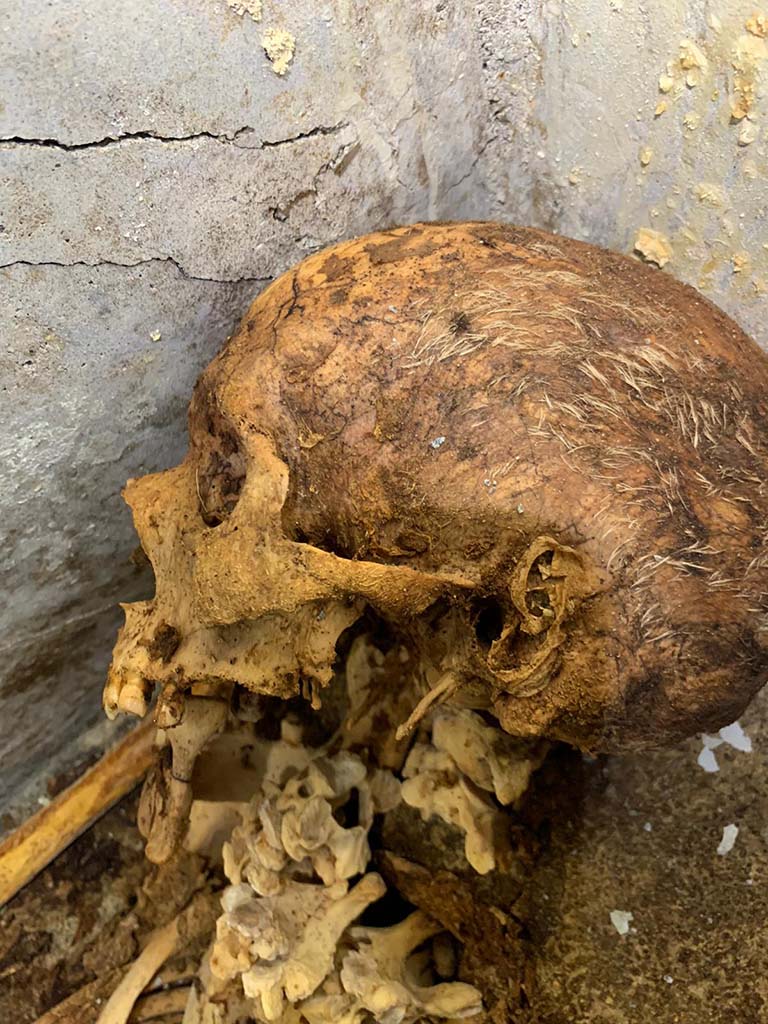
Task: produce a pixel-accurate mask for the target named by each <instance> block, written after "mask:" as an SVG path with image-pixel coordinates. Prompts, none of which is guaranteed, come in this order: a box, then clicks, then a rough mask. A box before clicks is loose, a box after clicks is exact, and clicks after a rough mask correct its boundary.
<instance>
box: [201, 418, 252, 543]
mask: <svg viewBox="0 0 768 1024" xmlns="http://www.w3.org/2000/svg"><path fill="white" fill-rule="evenodd" d="M206 448H207V451H206V452H205V455H204V457H203V458H202V459H201V461H200V463H199V464H198V467H197V469H196V471H195V482H196V486H197V498H198V503H199V506H200V515H201V516H202V518H203V522H204V523H205V524H206V526H212V527H215V526H220V525H221V523H223V522H224V520H225V519H227V518H228V517H229V516H230V515H231V514H232V512H233V511H234V509H235V506H236V505H237V503H238V501H239V500H240V492H241V491H242V489H243V482H244V481H245V459H244V458H243V456H242V454H241V452H240V448H239V445H238V443H237V438H236V437H235V435H234V434H233V433H232V432H231V431H222V432H220V433H218V434H213V435H210V436H209V438H208V439H207V441H206Z"/></svg>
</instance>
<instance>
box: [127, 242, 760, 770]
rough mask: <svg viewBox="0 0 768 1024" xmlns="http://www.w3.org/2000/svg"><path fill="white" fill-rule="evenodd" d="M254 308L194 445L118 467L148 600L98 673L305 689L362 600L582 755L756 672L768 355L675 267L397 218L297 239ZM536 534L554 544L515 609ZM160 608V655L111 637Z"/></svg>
mask: <svg viewBox="0 0 768 1024" xmlns="http://www.w3.org/2000/svg"><path fill="white" fill-rule="evenodd" d="M342 281H343V288H341V286H340V282H342ZM341 291H343V292H344V295H343V296H342V295H341V294H340V292H341ZM457 314H458V319H457ZM247 324H248V327H247V328H246V329H244V330H243V331H241V333H240V334H238V335H236V336H235V337H234V338H233V339H232V341H231V342H230V343H229V344H228V345H227V347H226V348H225V349H224V350H223V351H222V353H221V354H220V355H219V356H218V357H217V359H216V360H214V362H213V363H212V364H211V366H210V367H209V369H208V370H207V371H206V372H205V374H204V375H203V377H202V379H201V381H200V382H199V384H198V387H197V390H196V394H195V398H194V400H193V403H192V406H191V411H190V437H191V447H190V452H189V454H188V456H187V459H186V461H185V463H184V464H183V465H182V466H181V467H179V468H178V469H177V470H174V471H171V473H168V474H161V475H159V476H156V477H149V478H145V479H144V480H142V481H140V482H137V483H133V484H132V485H131V486H130V487H129V490H128V499H129V502H130V503H131V505H132V507H133V508H134V514H135V518H136V523H137V528H138V529H139V532H140V534H141V536H142V542H143V544H144V547H145V550H146V551H147V553H148V555H149V557H150V558H151V560H152V562H153V565H154V567H155V572H156V575H157V577H158V594H157V598H156V600H155V601H154V602H148V603H146V604H144V605H134V606H130V607H129V609H128V622H127V625H126V627H125V629H124V631H123V635H122V638H121V640H120V641H119V642H118V646H117V648H116V654H115V663H114V669H113V672H114V673H118V674H119V673H120V672H125V671H126V670H128V669H130V671H136V672H138V673H140V674H144V675H146V676H147V677H148V678H150V679H154V680H157V681H159V682H165V681H168V680H169V679H170V678H171V677H174V676H175V677H183V678H186V677H202V678H207V677H211V678H229V679H234V680H235V681H238V682H241V683H243V684H244V685H247V686H249V687H251V688H252V689H263V690H265V691H266V692H270V693H276V694H280V695H288V694H290V693H291V692H296V690H297V688H298V687H299V686H300V685H301V684H302V681H304V683H307V682H309V684H310V685H311V686H313V687H315V688H316V687H318V686H322V685H323V683H324V682H325V681H327V679H328V678H329V668H328V666H329V665H330V662H331V661H332V658H333V650H334V646H335V642H336V639H337V637H338V635H339V633H340V632H341V631H342V630H343V629H345V628H346V627H347V626H348V625H349V624H350V623H351V622H352V621H354V619H355V618H356V617H357V616H358V615H359V614H360V612H361V611H362V609H363V608H364V607H365V606H366V605H371V606H372V607H374V608H375V609H376V610H377V611H378V612H379V614H381V615H382V616H384V617H385V618H386V619H388V620H389V621H390V622H391V623H392V625H393V627H394V628H396V629H398V630H400V631H401V633H402V634H403V636H404V638H405V639H406V640H407V641H408V642H409V643H411V645H412V646H415V647H418V648H419V655H420V657H421V662H422V666H423V672H424V680H423V688H424V691H426V690H427V689H429V688H430V687H431V686H433V685H434V683H435V682H436V680H437V678H439V676H440V674H441V673H442V672H443V671H445V670H446V668H447V667H448V668H450V669H451V670H452V671H457V672H458V673H459V674H460V675H461V677H462V678H463V680H464V683H465V687H464V688H463V689H460V693H461V692H464V693H471V694H472V698H471V699H472V701H473V702H475V704H476V705H477V706H492V707H493V709H494V711H495V713H496V714H497V715H498V717H499V719H500V721H501V722H502V724H503V725H504V727H505V728H506V729H508V730H509V731H511V732H514V733H520V734H524V735H531V734H543V735H547V736H550V737H554V738H559V739H564V740H567V741H569V742H572V743H575V744H577V745H580V746H582V747H584V748H586V749H590V750H598V749H617V748H622V747H626V746H643V745H653V744H658V743H662V742H665V741H669V740H673V739H675V738H677V737H679V736H682V735H684V734H687V733H690V732H693V731H697V730H701V729H704V728H714V727H717V726H719V725H722V724H724V723H725V722H727V721H730V720H732V719H733V718H735V717H736V716H737V714H738V713H739V712H740V710H741V709H742V708H743V707H744V705H745V704H746V703H747V702H748V700H749V698H750V697H751V695H752V694H753V693H754V692H755V691H756V690H757V689H758V688H759V687H760V686H761V685H762V684H763V682H764V681H765V678H766V675H768V598H767V597H766V592H768V556H767V555H766V554H765V544H766V532H767V530H768V528H767V527H766V521H768V495H767V494H766V484H765V482H764V481H765V479H766V466H767V464H768V452H766V447H765V445H766V442H765V438H766V436H768V430H767V428H768V408H767V406H766V402H767V401H768V400H767V399H766V397H765V396H766V394H768V359H766V357H765V355H764V354H763V353H761V352H760V350H759V349H758V348H757V347H756V346H755V345H754V344H753V343H752V342H751V341H750V340H749V339H748V338H747V337H746V336H745V335H744V334H743V333H742V332H741V331H740V330H739V329H738V327H737V326H736V325H735V324H734V323H733V322H732V321H730V320H729V319H728V318H727V317H726V316H725V315H724V314H722V313H721V312H720V311H718V310H716V309H715V308H714V307H713V306H712V305H711V304H710V303H708V302H707V301H706V300H705V299H703V298H702V297H701V296H699V295H698V294H697V293H696V292H695V291H693V290H692V289H690V288H687V287H685V286H683V285H680V284H678V283H677V282H675V281H673V280H672V279H671V278H669V277H668V276H667V275H665V274H661V273H658V272H655V271H652V270H649V269H648V268H647V267H644V266H642V265H641V264H639V263H637V262H635V261H633V260H631V259H629V258H626V257H622V256H618V255H615V254H613V253H608V252H605V251H603V250H600V249H597V248H594V247H592V246H589V245H586V244H583V243H578V242H574V241H570V240H567V239H563V238H557V237H554V236H551V235H548V234H546V233H544V232H539V231H534V230H531V229H523V228H513V227H509V226H503V225H495V224H479V223H478V224H455V225H452V224H442V225H416V226H412V227H409V228H403V229H398V230H395V231H389V232H385V233H383V234H381V235H374V236H368V237H367V238H364V239H359V240H356V241H351V242H345V243H342V244H340V245H338V246H335V247H334V248H333V249H332V250H330V251H326V252H323V253H319V254H318V255H316V256H313V257H311V258H309V259H308V260H305V261H304V262H303V263H302V264H300V266H299V267H297V268H296V269H295V270H294V271H292V272H291V273H289V274H287V275H285V276H283V277H282V278H280V279H279V280H277V281H276V282H275V283H274V284H273V285H271V286H270V287H269V288H268V289H267V290H266V291H265V292H264V293H263V294H262V295H261V296H259V298H258V299H257V300H256V302H255V303H254V305H253V306H252V308H251V310H250V311H249V314H248V317H247ZM212 423H213V424H214V429H213V432H212V431H211V429H210V427H211V424H212ZM229 436H231V437H233V438H234V439H235V449H234V450H236V453H237V460H239V461H238V466H237V469H236V470H235V471H234V472H233V470H232V458H233V454H232V451H229V452H228V451H225V448H227V449H228V448H231V447H232V446H231V444H225V440H226V438H227V437H229ZM442 437H444V438H445V441H444V442H442V441H441V442H440V443H439V444H438V445H437V446H435V445H434V444H433V442H434V441H435V439H437V438H442ZM307 438H311V439H312V443H311V444H307V443H306V439H307ZM227 462H228V463H229V465H225V464H224V463H227ZM234 480H237V481H238V483H237V486H236V487H234V489H233V481H234ZM200 481H202V485H201V483H200ZM235 492H236V493H235ZM211 495H215V496H217V497H216V500H215V501H213V502H212V504H214V505H215V509H214V512H215V519H216V520H218V522H217V523H215V522H213V520H212V519H211V517H210V509H208V503H209V502H210V501H211V498H210V496H211ZM227 496H229V500H226V499H227ZM201 506H202V508H201ZM206 510H207V511H206ZM206 514H207V515H208V516H209V519H208V522H207V523H206V521H204V516H205V515H206ZM408 537H417V538H419V543H418V544H415V545H409V544H407V543H403V542H402V540H401V538H408ZM543 537H546V538H551V541H552V543H553V544H554V545H556V546H557V548H556V549H557V551H560V552H563V553H566V552H570V554H567V556H566V555H565V554H563V555H562V556H559V557H561V561H562V565H561V566H560V568H558V569H557V572H556V574H555V575H556V578H557V580H559V581H560V582H559V583H557V584H556V585H555V584H554V583H553V582H552V579H547V580H545V579H544V578H543V576H542V573H541V572H540V571H539V570H540V569H541V565H540V566H539V570H537V572H538V577H539V583H540V586H538V590H539V591H540V593H539V598H538V599H537V600H539V599H540V600H539V606H538V610H536V609H534V608H532V607H530V606H528V605H524V606H522V607H521V604H520V596H519V595H516V593H515V592H514V586H515V583H514V581H515V580H516V579H517V578H518V577H517V576H516V575H515V573H516V572H517V571H518V570H517V567H518V566H519V564H520V560H521V559H522V558H523V557H524V553H525V552H526V551H529V550H530V545H531V544H532V543H533V542H534V541H535V539H536V538H543ZM468 553H470V554H468ZM586 581H589V582H588V583H587V582H586ZM550 591H551V594H550ZM553 600H554V602H555V604H554V605H553V604H552V602H553ZM478 601H491V602H493V603H494V605H495V607H496V608H497V609H498V615H499V618H500V622H501V626H500V630H501V631H500V633H499V635H498V636H497V637H495V638H492V643H491V647H490V649H489V647H488V644H487V643H485V642H483V641H482V640H481V639H480V638H478V637H477V636H476V635H475V632H474V628H473V625H472V623H473V621H474V618H473V616H474V614H475V613H474V611H473V609H475V608H476V607H477V602H478ZM542 601H543V602H544V603H543V604H542V603H541V602H542ZM435 602H439V603H435ZM547 602H549V607H547ZM555 605H556V607H555ZM430 607H431V609H432V610H431V611H429V609H430ZM524 609H527V610H524ZM550 612H551V613H552V614H549V613H550ZM534 615H536V616H537V617H538V619H539V620H540V621H539V622H538V624H537V625H536V628H535V629H533V628H531V627H532V623H533V620H532V616H534ZM428 616H429V618H428ZM161 617H162V618H161ZM159 621H167V622H169V623H172V624H174V625H175V626H176V627H177V628H178V629H179V631H180V633H181V635H182V637H183V640H182V643H181V644H180V646H179V648H178V651H177V652H176V653H175V655H174V656H173V658H172V659H171V661H170V662H169V663H168V664H167V666H164V667H163V668H162V669H159V668H158V666H157V665H156V664H154V663H153V664H151V665H150V664H149V663H147V662H145V661H142V658H141V655H140V653H139V654H137V652H136V647H135V644H134V641H133V639H132V638H133V637H135V636H137V635H142V636H146V635H150V634H151V631H152V624H153V623H154V624H156V623H158V622H159ZM537 630H538V632H537ZM543 644H544V645H546V644H549V648H548V649H547V650H546V652H545V654H546V657H543V656H542V645H543ZM483 702H484V703H483Z"/></svg>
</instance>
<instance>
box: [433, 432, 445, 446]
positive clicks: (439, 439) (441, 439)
mask: <svg viewBox="0 0 768 1024" xmlns="http://www.w3.org/2000/svg"><path fill="white" fill-rule="evenodd" d="M444 444H445V438H444V437H443V436H442V434H441V435H440V437H436V438H435V439H434V441H430V442H429V447H430V448H435V449H437V448H442V447H443V445H444Z"/></svg>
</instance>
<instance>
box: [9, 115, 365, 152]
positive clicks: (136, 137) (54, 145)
mask: <svg viewBox="0 0 768 1024" xmlns="http://www.w3.org/2000/svg"><path fill="white" fill-rule="evenodd" d="M346 127H348V125H347V124H346V123H345V122H341V121H340V122H339V123H338V124H332V125H318V126H317V127H316V128H311V129H310V130H309V131H306V132H299V133H298V134H297V135H290V136H288V137H287V138H284V139H262V140H261V141H260V142H259V143H258V144H257V145H254V146H239V147H238V148H240V149H275V148H278V147H280V146H289V145H292V144H293V143H294V142H301V141H302V140H304V139H312V138H315V137H316V136H319V135H335V134H336V133H337V132H340V131H342V130H343V129H344V128H346ZM255 131H256V129H255V128H252V127H251V126H250V125H244V126H243V127H242V128H237V129H236V130H235V131H233V132H222V133H221V134H218V135H217V134H216V133H215V132H209V131H200V132H192V133H190V134H189V135H160V134H158V133H157V132H151V131H138V132H125V133H124V134H122V135H107V136H105V137H104V138H102V139H95V140H93V141H91V142H61V141H59V140H58V139H33V138H26V137H24V136H20V135H9V136H4V137H2V138H0V143H2V144H4V145H9V146H30V147H37V148H41V149H59V150H62V151H64V152H67V153H69V152H74V151H77V150H80V149H104V148H106V147H107V146H116V145H120V144H121V143H123V142H135V141H151V142H162V143H169V142H195V141H197V140H198V139H212V140H213V141H214V142H220V143H222V144H223V145H229V146H237V145H238V140H239V139H242V138H244V137H246V136H248V135H253V134H254V133H255Z"/></svg>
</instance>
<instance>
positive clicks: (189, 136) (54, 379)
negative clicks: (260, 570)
mask: <svg viewBox="0 0 768 1024" xmlns="http://www.w3.org/2000/svg"><path fill="white" fill-rule="evenodd" d="M234 6H236V5H235V4H234V3H232V4H230V3H228V2H227V0H154V2H153V3H151V4H145V3H139V2H138V0H119V2H118V0H57V2H55V3H52V4H48V5H42V4H40V5H34V9H31V8H30V5H29V4H27V3H24V2H23V0H5V2H4V4H3V5H2V9H0V138H2V139H3V140H6V141H4V142H2V143H0V223H1V224H2V227H1V228H0V264H2V266H3V269H1V270H0V315H1V316H2V319H1V321H0V322H1V323H2V329H3V345H2V348H1V349H0V377H1V378H2V379H1V381H0V387H2V403H3V413H4V415H3V417H2V429H1V431H0V453H1V456H2V463H1V464H2V476H1V477H0V479H1V481H2V483H0V521H2V523H3V528H4V538H5V543H4V544H3V547H2V550H0V588H1V589H0V592H1V593H3V595H4V596H5V599H6V603H5V605H4V607H3V608H2V610H1V611H0V615H1V616H2V620H1V621H2V633H1V634H0V647H1V648H2V653H3V662H2V671H1V672H0V760H2V764H3V768H4V771H3V773H2V775H0V808H6V809H7V808H11V809H14V808H20V807H21V806H22V805H23V804H25V802H28V798H29V796H30V794H34V793H37V792H39V789H40V785H41V781H42V780H43V778H44V777H46V776H49V775H50V774H51V773H52V772H54V771H55V770H57V768H59V767H61V766H62V765H66V764H67V763H70V762H72V760H73V759H75V758H76V757H77V756H78V751H82V750H83V749H85V746H87V745H88V744H89V743H90V745H91V746H98V745H99V744H100V743H101V742H103V740H104V738H105V735H106V732H105V730H104V729H103V728H99V729H97V730H96V731H95V732H93V733H90V734H89V732H88V730H89V729H91V727H93V726H95V725H96V723H97V722H99V721H100V715H101V712H100V706H99V694H100V688H101V684H102V679H103V674H104V670H105V667H106V664H107V661H108V657H109V650H110V647H111V643H112V640H113V636H114V631H115V628H116V625H117V623H118V622H119V618H120V615H119V612H118V611H117V609H116V607H115V604H116V601H117V600H119V599H125V600H132V599H134V598H135V597H136V596H137V595H138V594H139V593H141V592H142V591H143V590H144V591H146V590H147V588H148V587H149V586H150V581H149V580H148V579H147V578H146V572H145V570H142V569H141V568H140V567H137V566H136V565H134V564H133V563H132V561H131V557H130V556H131V551H132V550H133V548H134V545H135V539H134V537H133V534H132V529H131V526H130V521H129V517H128V515H127V512H126V511H125V509H124V508H123V506H122V503H121V500H120V498H119V491H120V487H121V485H122V484H123V482H124V481H125V479H126V478H127V477H129V476H132V475H138V474H141V473H145V472H148V471H151V470H155V469H158V468H162V467H164V466H168V465H171V464H173V463H174V462H175V461H177V460H178V458H179V456H180V455H181V453H182V451H183V448H184V443H185V442H184V412H185V407H186V403H187V400H188V396H189V393H190V389H191V387H192V384H193V382H194V379H195V377H196V375H197V374H198V372H199V371H200V369H201V368H202V367H203V366H204V365H205V364H206V363H207V361H208V360H209V359H210V357H211V356H212V355H213V353H214V352H215V351H216V349H217V348H218V347H219V345H220V344H221V343H222V341H223V340H224V339H225V337H226V336H227V334H228V333H229V332H230V331H231V330H232V328H233V327H234V325H235V324H236V322H237V320H238V318H239V316H240V315H241V314H242V313H243V311H244V309H245V308H246V306H247V304H248V302H249V301H250V299H251V298H252V297H253V296H254V295H255V294H256V293H257V292H258V291H259V290H260V288H262V287H263V286H264V284H265V283H266V282H268V281H269V280H271V279H272V277H274V276H275V275H276V274H278V273H280V272H281V271H282V270H284V269H286V268H287V267H288V266H290V265H291V264H292V263H294V262H295V261H297V260H299V259H300V258H301V257H302V256H304V255H306V254H307V253H309V252H312V251H314V250H316V249H317V248H319V247H321V246H323V245H325V244H327V243H329V242H332V241H334V240H336V239H339V238H342V237H345V236H350V235H354V234H357V233H361V232H364V231H367V230H371V229H374V228H377V227H381V226H386V225H390V224H393V223H395V222H405V221H412V220H417V219H427V218H456V219H458V218H463V217H486V216H493V217H498V218H500V219H504V220H509V221H517V222H524V223H532V224H537V225H540V226H545V227H549V228H551V229H553V230H559V231H562V232H564V233H566V234H570V235H574V236H577V237H581V238H587V239H590V240H592V241H596V242H599V243H601V244H604V245H608V246H610V247H613V248H616V249H620V250H624V251H631V250H632V248H633V245H634V243H635V238H636V234H637V231H638V230H639V229H640V228H650V229H653V230H655V231H657V232H659V233H660V235H663V236H664V239H666V240H667V242H668V245H669V255H670V259H669V263H668V264H667V266H666V268H665V269H666V271H668V272H671V273H673V274H675V275H676V276H678V277H681V278H683V279H684V280H687V281H690V282H692V283H694V284H697V285H699V286H700V287H701V288H702V290H704V291H705V292H706V293H707V294H709V295H710V296H711V297H713V298H714V299H715V300H716V301H718V302H719V303H720V304H721V305H722V306H723V307H724V308H726V309H727V310H728V311H729V312H731V313H732V314H733V315H734V316H736V318H737V319H739V320H740V321H741V322H742V323H743V324H744V326H745V327H747V328H748V329H750V330H751V331H752V332H753V333H754V334H755V335H756V336H757V337H758V338H759V339H760V340H761V341H762V342H763V343H766V342H768V329H767V328H766V326H765V324H764V319H765V318H764V317H762V316H761V310H762V308H763V302H764V292H765V291H766V289H768V250H767V249H766V248H765V246H766V245H768V232H767V231H766V203H767V202H768V193H766V185H765V183H766V173H767V172H768V167H767V166H766V150H765V127H764V117H763V114H764V112H765V107H766V99H765V97H764V96H763V85H762V82H763V76H764V73H765V66H766V64H768V61H767V60H766V53H764V50H765V41H764V40H763V39H761V38H760V36H759V32H760V31H761V28H760V25H759V24H757V23H755V24H754V25H753V26H752V27H753V30H754V31H753V32H748V31H746V29H745V21H746V19H747V18H748V17H749V16H750V15H751V13H752V10H753V4H752V3H751V2H750V3H748V4H742V3H735V2H733V0H711V2H710V3H708V4H707V3H701V2H698V0H696V2H694V0H688V2H687V3H686V2H683V0H672V2H670V0H579V2H578V3H577V2H575V0H574V2H572V3H554V2H544V3H541V2H540V0H481V2H480V3H479V4H476V3H469V2H453V3H446V2H445V0H419V2H415V3H414V2H405V0H370V2H367V0H358V2H353V0H334V2H331V0H328V2H325V3H323V2H320V3H316V4H308V3H305V2H304V0H294V3H292V4H285V3H278V2H277V0H265V5H264V11H263V17H262V19H261V21H260V22H257V21H255V20H254V19H253V18H252V17H250V15H248V14H247V13H246V14H238V13H237V12H236V10H234V9H233V7H234ZM252 6H254V5H252ZM270 28H280V29H284V30H286V31H287V32H289V33H290V34H291V35H292V36H293V37H294V39H295V54H294V57H293V60H292V62H291V64H290V66H289V68H288V71H287V73H286V74H285V75H278V74H277V73H276V70H275V66H274V65H273V64H272V63H271V62H270V60H269V58H268V57H267V55H266V53H265V51H264V49H263V47H262V43H261V41H262V36H263V35H264V33H265V31H266V30H267V29H270ZM755 31H757V32H758V34H755ZM685 40H690V41H692V42H694V43H695V44H696V49H695V50H694V49H692V48H691V46H690V45H689V44H688V43H687V42H684V41H685ZM745 40H746V42H745ZM681 44H683V48H682V50H681ZM734 64H736V65H738V67H735V66H734ZM660 75H668V76H669V80H671V84H670V82H669V81H668V80H667V79H665V80H664V82H663V86H664V88H667V86H668V91H667V92H661V91H660V88H659V76H660ZM661 101H664V102H665V103H666V105H667V109H666V110H664V111H663V112H659V113H657V114H654V111H655V110H656V108H657V105H658V104H659V103H660V102H661ZM738 102H741V105H742V106H744V105H747V106H748V107H749V110H748V111H744V114H745V116H742V117H740V119H739V120H735V119H734V118H733V116H732V115H733V114H734V113H736V114H737V115H741V114H742V110H741V109H740V108H739V107H735V106H734V105H735V104H737V103H738ZM83 736H85V737H86V740H85V741H83ZM89 736H90V739H89V738H88V737H89ZM84 744H85V746H84Z"/></svg>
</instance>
